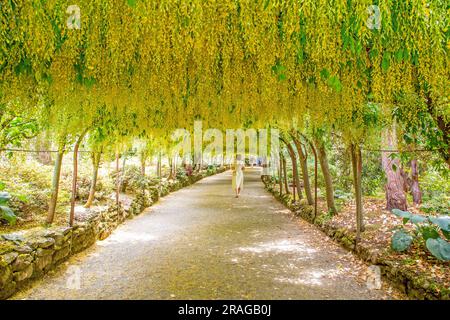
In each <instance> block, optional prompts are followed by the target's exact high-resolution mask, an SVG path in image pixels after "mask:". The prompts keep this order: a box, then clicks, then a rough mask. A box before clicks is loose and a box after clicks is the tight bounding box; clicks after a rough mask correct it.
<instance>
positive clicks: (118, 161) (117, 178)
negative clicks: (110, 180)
mask: <svg viewBox="0 0 450 320" xmlns="http://www.w3.org/2000/svg"><path fill="white" fill-rule="evenodd" d="M119 163H120V154H119V152H116V205H117V206H118V205H119V200H120V199H119V197H120V173H119V169H120V167H119Z"/></svg>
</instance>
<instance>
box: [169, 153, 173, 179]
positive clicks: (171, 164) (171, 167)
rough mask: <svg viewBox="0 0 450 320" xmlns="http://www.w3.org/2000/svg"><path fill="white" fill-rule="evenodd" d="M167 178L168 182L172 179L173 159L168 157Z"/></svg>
mask: <svg viewBox="0 0 450 320" xmlns="http://www.w3.org/2000/svg"><path fill="white" fill-rule="evenodd" d="M168 159H169V177H168V180H171V179H173V159H172V157H170V156H169V158H168Z"/></svg>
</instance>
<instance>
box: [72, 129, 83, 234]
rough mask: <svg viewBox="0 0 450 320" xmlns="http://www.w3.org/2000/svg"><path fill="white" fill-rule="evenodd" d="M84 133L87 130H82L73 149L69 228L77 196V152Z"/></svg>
mask: <svg viewBox="0 0 450 320" xmlns="http://www.w3.org/2000/svg"><path fill="white" fill-rule="evenodd" d="M86 132H87V130H84V131H83V133H82V134H80V136H79V137H78V139H77V142H75V146H74V148H73V172H72V196H71V198H70V214H69V225H70V226H73V220H74V218H75V198H76V196H77V178H78V150H79V149H80V144H81V141H83V138H84V136H85V134H86Z"/></svg>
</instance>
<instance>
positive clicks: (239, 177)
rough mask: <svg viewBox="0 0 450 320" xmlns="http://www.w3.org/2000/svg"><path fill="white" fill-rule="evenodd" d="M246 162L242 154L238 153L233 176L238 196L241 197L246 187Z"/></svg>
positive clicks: (233, 184) (234, 187)
mask: <svg viewBox="0 0 450 320" xmlns="http://www.w3.org/2000/svg"><path fill="white" fill-rule="evenodd" d="M244 168H245V167H244V162H243V161H242V157H241V155H240V154H238V155H236V159H235V160H234V165H233V178H232V186H233V190H234V191H235V192H236V198H239V195H240V194H241V190H242V188H243V187H244V172H243V170H244Z"/></svg>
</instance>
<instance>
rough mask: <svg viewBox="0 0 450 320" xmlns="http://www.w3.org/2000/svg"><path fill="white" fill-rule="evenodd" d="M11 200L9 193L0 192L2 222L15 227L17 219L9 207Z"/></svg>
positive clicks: (0, 218)
mask: <svg viewBox="0 0 450 320" xmlns="http://www.w3.org/2000/svg"><path fill="white" fill-rule="evenodd" d="M10 199H11V196H10V195H9V193H8V192H0V220H3V221H6V222H8V223H9V224H10V225H14V224H15V223H16V219H17V217H16V215H15V214H14V212H13V211H12V210H11V208H10V207H9V206H8V205H9V200H10Z"/></svg>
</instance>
